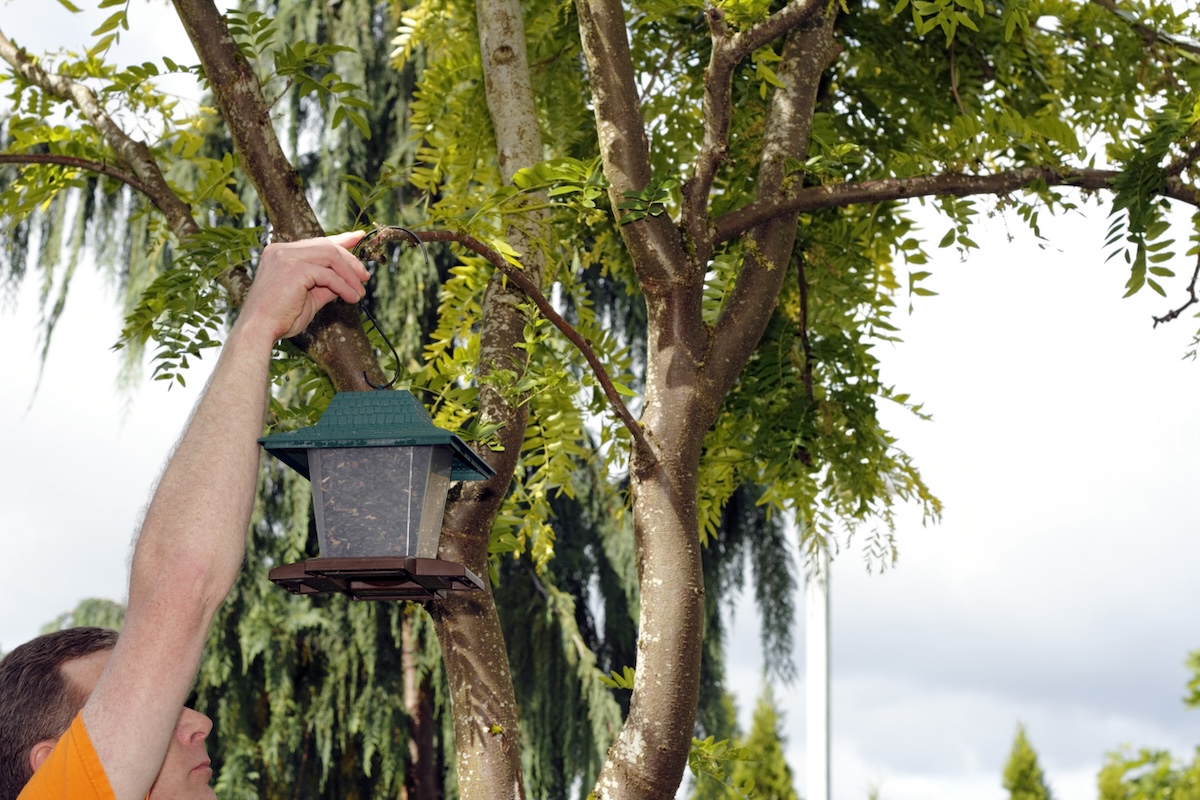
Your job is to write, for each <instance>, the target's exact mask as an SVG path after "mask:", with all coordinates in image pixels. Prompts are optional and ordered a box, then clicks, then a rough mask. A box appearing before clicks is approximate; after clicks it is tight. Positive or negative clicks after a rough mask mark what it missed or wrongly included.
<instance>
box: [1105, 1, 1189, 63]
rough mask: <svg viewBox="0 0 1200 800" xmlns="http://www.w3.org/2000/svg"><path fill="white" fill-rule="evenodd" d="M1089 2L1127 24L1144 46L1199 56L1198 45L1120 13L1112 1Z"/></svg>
mask: <svg viewBox="0 0 1200 800" xmlns="http://www.w3.org/2000/svg"><path fill="white" fill-rule="evenodd" d="M1090 2H1091V3H1092V5H1097V6H1100V7H1101V8H1103V9H1105V10H1106V11H1108V12H1110V13H1112V14H1115V15H1116V16H1118V17H1120V18H1121V19H1122V20H1124V21H1125V22H1126V23H1128V24H1129V27H1131V28H1133V31H1134V33H1136V34H1137V35H1138V36H1140V37H1142V41H1144V42H1145V43H1146V44H1155V43H1157V44H1165V45H1167V46H1168V47H1175V48H1178V49H1179V50H1183V51H1184V52H1186V53H1191V54H1193V55H1200V44H1197V43H1196V42H1193V41H1191V40H1190V39H1184V38H1183V37H1181V36H1173V35H1172V34H1169V33H1164V32H1163V31H1160V30H1157V29H1155V28H1152V27H1150V26H1149V25H1147V24H1146V23H1144V22H1142V21H1141V20H1139V19H1138V18H1137V17H1135V16H1134V15H1133V14H1131V13H1129V12H1128V11H1122V10H1121V9H1119V8H1117V4H1116V2H1114V0H1090Z"/></svg>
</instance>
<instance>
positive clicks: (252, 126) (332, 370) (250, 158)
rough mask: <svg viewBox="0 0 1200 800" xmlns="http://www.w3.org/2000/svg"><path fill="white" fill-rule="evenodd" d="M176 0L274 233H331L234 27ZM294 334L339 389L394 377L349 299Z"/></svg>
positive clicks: (195, 4) (287, 236) (212, 12)
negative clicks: (284, 141) (306, 192)
mask: <svg viewBox="0 0 1200 800" xmlns="http://www.w3.org/2000/svg"><path fill="white" fill-rule="evenodd" d="M173 2H174V5H175V12H176V13H177V14H178V16H179V20H180V21H181V22H182V23H183V27H184V30H186V31H187V34H188V38H189V39H191V42H192V46H193V47H195V48H196V54H197V55H198V56H199V57H200V63H201V64H203V65H204V74H205V75H206V76H207V78H208V84H209V88H211V89H212V93H213V98H214V99H215V100H216V104H217V107H218V108H220V109H221V117H222V119H223V120H224V121H225V125H226V126H227V127H228V129H229V135H230V137H231V138H232V139H233V144H234V149H235V150H236V151H237V153H238V156H239V157H240V158H241V163H242V168H243V169H244V170H245V171H246V176H247V177H248V178H249V179H250V183H251V184H253V185H254V189H255V191H256V192H257V194H258V197H259V199H260V200H261V201H262V203H263V207H264V208H265V209H266V212H267V217H268V218H269V219H270V220H271V225H272V227H273V231H272V235H273V236H274V238H276V239H280V240H283V241H291V240H296V239H308V238H313V237H317V236H323V235H324V233H325V231H324V230H323V229H322V227H321V224H320V222H318V221H317V215H316V214H315V213H314V212H313V210H312V206H311V205H309V202H308V198H307V197H305V195H304V183H303V181H301V180H300V174H299V173H298V172H297V171H296V169H295V167H293V166H292V163H291V162H290V161H289V160H288V158H287V156H286V155H285V154H284V152H283V148H282V147H281V146H280V144H279V138H278V137H277V136H276V135H275V129H274V127H272V125H271V110H270V107H269V106H268V105H267V102H266V99H265V98H264V97H263V93H262V86H261V85H260V84H259V82H258V79H257V78H256V77H255V75H254V71H253V70H252V69H250V64H249V63H247V61H246V59H245V57H244V56H243V55H242V52H241V50H240V49H239V48H238V46H237V43H236V42H235V41H234V40H233V36H232V35H231V34H230V33H229V28H228V27H227V26H226V24H225V18H224V16H222V14H221V12H220V11H218V10H217V7H216V6H215V5H214V4H213V2H212V0H173ZM291 341H292V343H293V344H295V345H296V346H297V347H299V348H300V349H301V350H303V351H304V352H305V353H306V354H307V355H308V357H309V358H311V359H312V360H313V361H315V362H316V363H317V365H318V366H319V367H320V368H321V369H322V370H324V372H325V373H326V374H327V375H328V376H329V379H330V380H331V381H333V385H334V387H335V388H336V389H337V390H338V391H354V390H365V389H368V388H370V386H371V385H379V384H381V383H384V382H386V380H387V379H386V378H385V377H384V374H383V370H382V369H381V368H380V366H379V359H377V358H376V357H375V352H374V350H372V349H371V343H370V340H368V339H367V336H366V334H365V333H364V332H363V329H362V324H361V322H360V321H359V316H358V309H357V308H356V307H355V306H353V305H350V304H349V303H345V302H343V301H341V300H334V301H333V302H332V303H328V304H327V305H326V306H325V307H324V308H322V309H321V310H320V311H319V312H317V315H316V316H315V317H314V318H313V321H312V323H310V324H309V326H308V330H306V331H305V332H304V333H302V334H300V335H299V336H295V337H293V338H292V339H291ZM364 375H365V376H366V377H365V378H364Z"/></svg>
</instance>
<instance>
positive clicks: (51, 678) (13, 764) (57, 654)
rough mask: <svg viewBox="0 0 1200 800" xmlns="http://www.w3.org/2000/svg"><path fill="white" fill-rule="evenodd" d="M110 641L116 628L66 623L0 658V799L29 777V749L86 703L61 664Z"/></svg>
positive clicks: (12, 797)
mask: <svg viewBox="0 0 1200 800" xmlns="http://www.w3.org/2000/svg"><path fill="white" fill-rule="evenodd" d="M116 642H117V632H116V631H111V630H109V629H107V628H86V627H85V628H68V629H67V630H64V631H55V632H54V633H47V634H45V635H44V636H39V637H37V638H36V639H32V640H30V641H28V642H26V643H25V644H23V645H21V646H20V647H18V648H16V649H15V650H13V651H12V652H11V653H9V654H8V655H7V656H5V657H4V659H3V660H0V800H16V797H17V795H19V794H20V793H21V789H22V788H24V786H25V784H26V783H28V782H29V779H30V778H31V777H33V770H32V769H30V767H29V751H30V750H31V749H32V748H33V746H34V745H35V744H37V743H38V742H40V741H44V740H46V739H57V738H58V737H59V736H62V735H63V734H64V733H66V731H67V728H69V727H70V725H71V720H72V719H74V717H75V715H76V714H78V713H79V710H80V709H81V708H83V704H84V703H85V702H87V695H85V694H84V693H83V692H82V691H80V690H79V687H77V686H74V685H72V684H71V682H70V681H69V680H68V679H67V678H66V676H64V675H63V673H62V670H61V669H60V668H61V667H62V665H63V664H65V663H66V662H68V661H71V660H72V659H76V658H82V657H83V656H86V655H90V654H91V653H95V652H98V651H100V650H110V649H112V647H113V645H114V644H116Z"/></svg>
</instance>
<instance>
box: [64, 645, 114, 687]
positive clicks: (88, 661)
mask: <svg viewBox="0 0 1200 800" xmlns="http://www.w3.org/2000/svg"><path fill="white" fill-rule="evenodd" d="M111 655H112V650H97V651H96V652H94V653H88V654H87V655H86V656H80V657H79V658H72V659H71V660H70V661H65V662H63V664H62V666H61V667H60V669H61V670H62V673H63V675H65V676H66V678H67V680H69V681H70V682H71V683H72V684H74V685H75V686H77V687H79V688H80V689H82V690H83V693H84V694H85V695H90V694H91V693H92V689H95V688H96V681H98V680H100V673H101V672H103V671H104V665H105V664H107V663H108V658H109V656H111Z"/></svg>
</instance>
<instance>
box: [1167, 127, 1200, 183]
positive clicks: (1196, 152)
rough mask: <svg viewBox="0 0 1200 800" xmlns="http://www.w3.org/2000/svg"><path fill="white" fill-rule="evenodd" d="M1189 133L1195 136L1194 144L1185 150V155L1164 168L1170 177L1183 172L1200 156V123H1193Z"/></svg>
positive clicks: (1190, 135)
mask: <svg viewBox="0 0 1200 800" xmlns="http://www.w3.org/2000/svg"><path fill="white" fill-rule="evenodd" d="M1187 135H1188V136H1189V137H1194V141H1193V142H1192V146H1191V147H1189V148H1188V149H1187V150H1184V151H1183V155H1181V156H1180V157H1179V158H1177V159H1175V160H1174V161H1172V162H1171V163H1170V164H1168V165H1167V166H1166V168H1165V169H1164V170H1163V173H1164V174H1165V175H1166V176H1167V177H1168V178H1173V177H1176V176H1178V175H1180V174H1182V173H1183V171H1184V170H1185V169H1187V168H1188V167H1190V166H1192V165H1193V164H1195V163H1196V159H1197V158H1200V123H1196V124H1194V125H1192V127H1191V128H1189V129H1188V132H1187Z"/></svg>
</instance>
